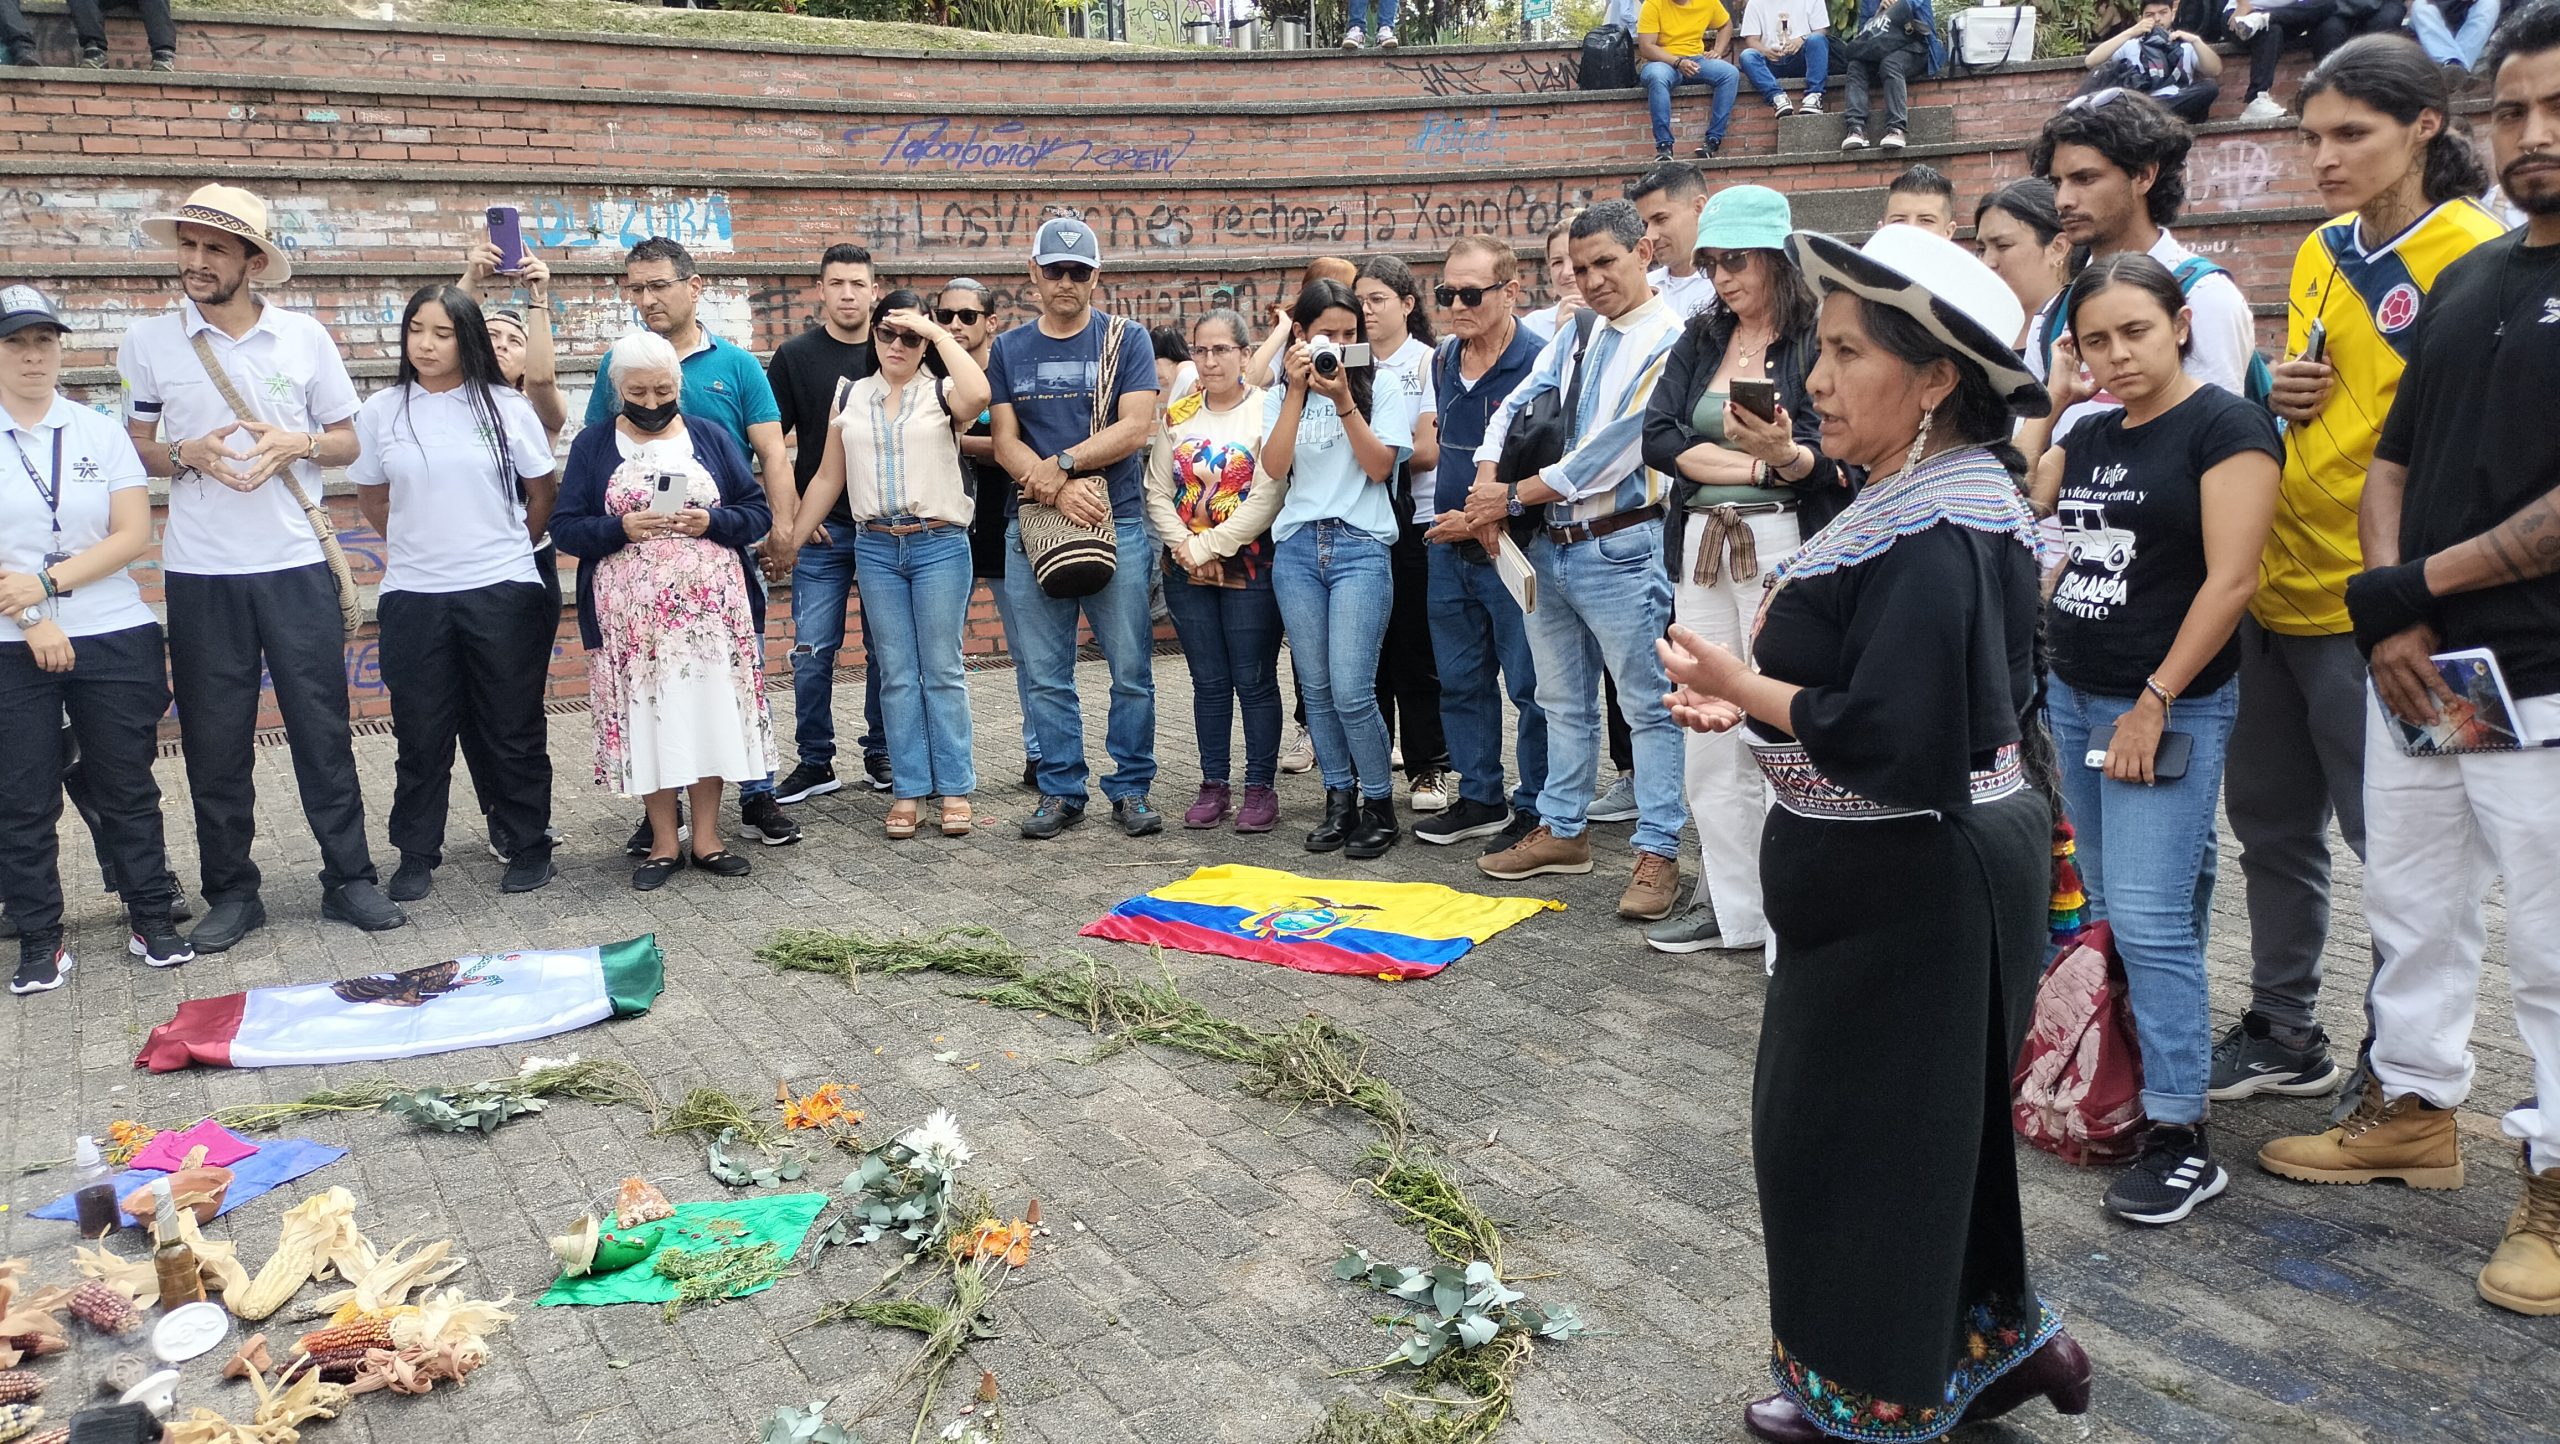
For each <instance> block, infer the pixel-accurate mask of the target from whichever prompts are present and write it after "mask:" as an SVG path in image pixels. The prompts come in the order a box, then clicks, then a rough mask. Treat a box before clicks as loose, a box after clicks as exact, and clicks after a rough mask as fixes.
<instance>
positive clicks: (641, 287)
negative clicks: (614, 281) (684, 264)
mask: <svg viewBox="0 0 2560 1444" xmlns="http://www.w3.org/2000/svg"><path fill="white" fill-rule="evenodd" d="M689 279H691V278H690V277H682V276H680V277H675V278H672V279H669V280H661V281H625V282H623V283H622V294H624V295H626V296H628V297H630V298H631V299H632V300H634V301H654V300H656V299H658V298H659V297H660V296H663V295H665V294H666V293H668V292H669V291H672V290H674V289H675V288H676V287H678V286H681V285H683V284H684V283H685V282H686V281H687V280H689Z"/></svg>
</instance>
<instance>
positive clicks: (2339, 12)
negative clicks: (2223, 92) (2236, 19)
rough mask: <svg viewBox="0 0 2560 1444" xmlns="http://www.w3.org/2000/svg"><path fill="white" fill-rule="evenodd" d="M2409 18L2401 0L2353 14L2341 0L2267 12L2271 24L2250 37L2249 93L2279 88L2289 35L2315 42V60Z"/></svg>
mask: <svg viewBox="0 0 2560 1444" xmlns="http://www.w3.org/2000/svg"><path fill="white" fill-rule="evenodd" d="M2408 18H2409V11H2408V8H2407V7H2406V6H2404V5H2402V4H2401V3H2400V0H2382V3H2381V4H2379V5H2377V6H2375V7H2373V8H2372V9H2369V10H2357V11H2355V12H2354V13H2353V14H2352V15H2350V14H2349V13H2348V9H2347V7H2344V6H2341V5H2340V4H2338V3H2337V0H2294V3H2293V4H2291V5H2288V6H2286V7H2284V8H2283V9H2281V10H2270V11H2268V12H2267V28H2265V29H2264V30H2261V31H2259V32H2258V33H2257V34H2256V35H2254V36H2251V37H2250V39H2249V94H2248V95H2247V97H2246V98H2247V99H2250V100H2255V99H2257V98H2258V97H2259V96H2261V95H2264V94H2266V93H2267V92H2268V91H2270V90H2273V89H2275V85H2276V63H2277V60H2278V59H2279V57H2281V56H2282V55H2283V53H2284V43H2285V41H2286V40H2287V39H2290V38H2293V37H2301V38H2304V39H2307V40H2309V41H2310V42H2311V54H2312V57H2313V58H2314V59H2315V60H2325V59H2327V58H2328V55H2329V52H2330V51H2332V50H2335V49H2337V48H2338V47H2339V46H2341V45H2344V44H2346V43H2347V42H2348V41H2350V40H2353V39H2354V38H2355V37H2357V36H2359V35H2387V34H2390V33H2392V32H2393V31H2396V30H2398V29H2399V28H2400V25H2401V22H2402V21H2404V20H2406V19H2408Z"/></svg>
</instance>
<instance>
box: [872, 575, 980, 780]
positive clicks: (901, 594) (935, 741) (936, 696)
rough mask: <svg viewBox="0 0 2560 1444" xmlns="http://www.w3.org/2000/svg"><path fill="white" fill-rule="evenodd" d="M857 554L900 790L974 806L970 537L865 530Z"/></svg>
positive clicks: (974, 582)
mask: <svg viewBox="0 0 2560 1444" xmlns="http://www.w3.org/2000/svg"><path fill="white" fill-rule="evenodd" d="M853 547H854V553H855V555H856V556H857V557H859V558H860V559H861V564H862V616H863V622H862V642H863V646H864V647H865V648H866V649H867V651H868V652H869V655H870V662H871V670H872V671H874V672H876V673H878V674H879V675H880V717H881V720H882V721H883V722H884V723H886V724H887V726H888V729H889V775H890V777H891V779H892V781H891V784H890V785H891V787H892V789H893V790H894V791H895V792H896V793H897V795H898V796H899V797H900V798H901V799H904V798H913V797H963V798H965V797H967V796H968V795H969V794H971V793H973V792H975V791H977V790H978V773H977V768H976V766H975V765H974V763H973V762H972V760H971V757H970V729H969V678H968V672H967V670H966V669H965V668H964V667H963V666H962V664H961V657H960V641H961V635H962V633H964V632H966V631H967V630H968V625H969V594H970V593H971V592H973V591H975V590H977V586H978V579H977V576H976V575H975V573H974V572H973V570H972V568H971V565H970V554H969V529H968V528H967V527H961V526H952V527H942V528H940V529H937V530H934V531H920V532H917V533H916V534H914V535H913V536H890V535H888V534H887V533H885V532H876V531H869V530H864V531H860V532H856V533H855V534H854V543H853Z"/></svg>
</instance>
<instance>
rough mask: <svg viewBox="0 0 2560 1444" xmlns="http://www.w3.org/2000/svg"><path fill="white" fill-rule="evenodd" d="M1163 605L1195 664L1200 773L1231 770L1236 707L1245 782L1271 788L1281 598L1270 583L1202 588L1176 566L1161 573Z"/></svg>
mask: <svg viewBox="0 0 2560 1444" xmlns="http://www.w3.org/2000/svg"><path fill="white" fill-rule="evenodd" d="M1164 606H1165V610H1166V611H1168V612H1171V613H1172V614H1173V632H1174V635H1175V636H1177V637H1180V638H1181V639H1182V660H1183V662H1184V663H1185V664H1186V665H1187V666H1189V667H1190V669H1191V730H1192V732H1193V733H1194V734H1195V735H1197V736H1198V737H1199V739H1200V779H1201V780H1202V781H1203V782H1225V781H1228V780H1229V779H1230V778H1231V777H1232V775H1233V767H1234V754H1233V752H1232V750H1231V749H1232V745H1233V739H1234V734H1235V723H1236V711H1237V709H1238V708H1239V707H1241V708H1242V709H1243V711H1244V785H1245V786H1247V787H1269V786H1271V785H1272V783H1273V782H1275V781H1276V780H1277V779H1278V778H1279V775H1280V603H1279V601H1278V599H1277V598H1276V597H1275V596H1274V595H1273V594H1272V590H1271V588H1270V587H1268V586H1259V587H1204V586H1201V585H1199V584H1198V583H1196V582H1194V581H1192V580H1191V579H1190V578H1189V577H1186V576H1184V575H1182V574H1181V573H1179V572H1167V573H1165V578H1164Z"/></svg>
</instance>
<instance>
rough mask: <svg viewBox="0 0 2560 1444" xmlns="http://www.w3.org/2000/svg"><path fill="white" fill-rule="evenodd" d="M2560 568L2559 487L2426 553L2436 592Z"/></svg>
mask: <svg viewBox="0 0 2560 1444" xmlns="http://www.w3.org/2000/svg"><path fill="white" fill-rule="evenodd" d="M2554 572H2560V489H2555V490H2552V491H2546V492H2544V493H2543V494H2542V495H2540V496H2538V497H2535V498H2534V499H2533V500H2532V501H2529V502H2527V503H2525V505H2524V506H2523V508H2522V509H2520V510H2518V511H2517V512H2516V514H2515V515H2513V516H2511V517H2508V518H2507V519H2506V520H2505V521H2502V522H2500V523H2498V524H2497V525H2496V526H2494V527H2491V528H2490V529H2489V530H2487V531H2485V532H2482V533H2481V534H2480V535H2478V536H2476V537H2473V538H2472V539H2471V540H2469V541H2467V542H2462V543H2459V544H2457V545H2454V546H2449V547H2446V548H2445V549H2444V550H2443V551H2440V552H2437V553H2435V554H2434V555H2433V556H2430V557H2428V558H2427V590H2428V591H2430V592H2433V593H2434V594H2435V595H2437V596H2439V597H2442V596H2450V595H2452V594H2453V593H2455V592H2479V591H2486V590H2488V589H2489V588H2491V587H2505V586H2513V585H2515V584H2516V583H2518V582H2529V581H2532V580H2533V579H2534V578H2536V577H2547V576H2549V575H2551V574H2552V573H2554Z"/></svg>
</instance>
